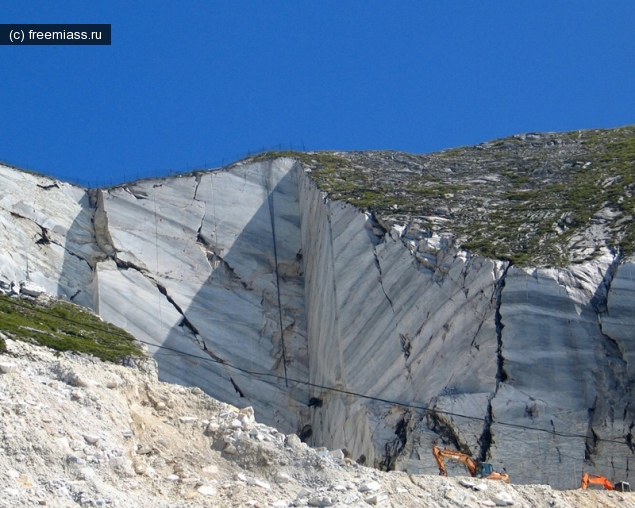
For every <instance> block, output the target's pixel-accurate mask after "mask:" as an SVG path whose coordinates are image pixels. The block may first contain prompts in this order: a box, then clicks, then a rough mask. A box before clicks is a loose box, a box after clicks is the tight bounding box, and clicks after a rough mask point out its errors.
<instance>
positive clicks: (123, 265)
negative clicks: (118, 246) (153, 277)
mask: <svg viewBox="0 0 635 508" xmlns="http://www.w3.org/2000/svg"><path fill="white" fill-rule="evenodd" d="M110 259H112V260H113V261H114V262H115V264H116V265H117V268H119V269H120V270H136V271H138V272H140V273H143V274H146V273H147V272H148V271H147V270H146V269H145V268H143V267H141V266H139V265H137V264H135V263H133V262H132V261H124V260H123V259H121V258H119V257H118V256H117V254H116V253H115V255H114V256H112V257H110Z"/></svg>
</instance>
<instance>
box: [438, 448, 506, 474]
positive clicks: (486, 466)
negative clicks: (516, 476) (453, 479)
mask: <svg viewBox="0 0 635 508" xmlns="http://www.w3.org/2000/svg"><path fill="white" fill-rule="evenodd" d="M432 453H433V454H434V458H435V459H436V461H437V464H438V466H439V474H440V475H441V476H447V475H448V472H447V470H446V469H445V462H444V460H443V459H444V458H446V459H450V460H456V461H457V462H461V463H462V464H464V465H465V467H466V468H467V470H468V471H469V473H470V475H471V476H473V477H478V478H487V479H488V480H500V481H503V482H505V483H510V479H509V475H508V474H507V473H497V472H496V471H494V468H493V467H492V465H491V464H490V463H489V462H478V461H476V460H474V459H473V458H472V457H470V456H469V455H466V454H465V453H461V452H459V451H456V450H450V449H449V448H443V450H441V449H440V448H439V447H437V446H433V447H432Z"/></svg>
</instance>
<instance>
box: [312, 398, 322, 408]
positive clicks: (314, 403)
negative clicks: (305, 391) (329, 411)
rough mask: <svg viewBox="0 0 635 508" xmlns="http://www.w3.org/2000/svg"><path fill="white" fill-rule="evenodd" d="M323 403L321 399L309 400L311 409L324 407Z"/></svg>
mask: <svg viewBox="0 0 635 508" xmlns="http://www.w3.org/2000/svg"><path fill="white" fill-rule="evenodd" d="M322 404H323V401H322V399H320V398H319V397H311V398H310V399H309V404H308V406H309V407H322Z"/></svg>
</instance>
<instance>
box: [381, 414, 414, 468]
mask: <svg viewBox="0 0 635 508" xmlns="http://www.w3.org/2000/svg"><path fill="white" fill-rule="evenodd" d="M411 419H412V412H411V411H406V412H404V414H403V417H402V418H401V419H400V420H399V421H398V422H397V425H396V426H395V435H396V436H397V437H396V438H395V439H393V440H392V441H389V442H388V443H386V444H385V445H384V456H383V458H382V459H381V460H380V461H379V464H378V466H379V469H381V470H382V471H394V469H395V466H396V463H397V457H399V454H400V453H401V452H402V450H403V449H404V447H405V446H406V443H407V441H408V427H409V424H410V420H411Z"/></svg>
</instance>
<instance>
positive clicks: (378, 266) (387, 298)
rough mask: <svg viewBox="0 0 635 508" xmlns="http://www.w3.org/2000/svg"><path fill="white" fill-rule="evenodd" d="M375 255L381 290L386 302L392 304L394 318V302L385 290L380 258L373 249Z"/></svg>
mask: <svg viewBox="0 0 635 508" xmlns="http://www.w3.org/2000/svg"><path fill="white" fill-rule="evenodd" d="M373 255H374V256H375V266H376V267H377V271H378V272H379V286H380V287H381V290H382V292H383V293H384V296H385V297H386V300H388V303H389V304H390V309H391V310H392V313H393V316H394V315H395V307H394V305H393V304H392V300H391V299H390V297H389V296H388V293H386V289H385V288H384V281H383V279H382V272H381V265H380V264H379V258H378V257H377V251H376V250H375V249H374V248H373ZM395 326H397V323H395Z"/></svg>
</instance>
